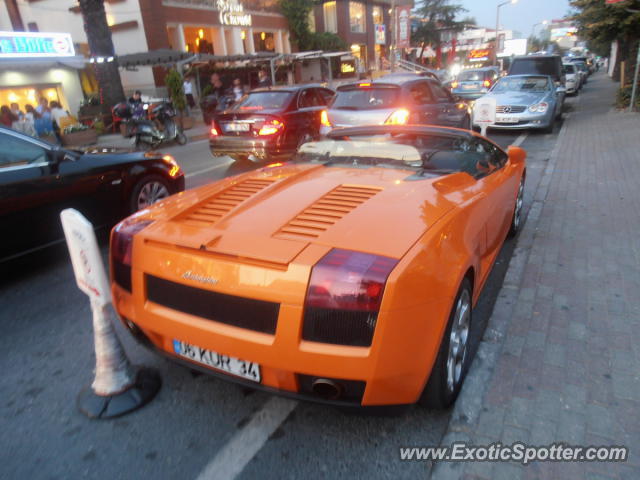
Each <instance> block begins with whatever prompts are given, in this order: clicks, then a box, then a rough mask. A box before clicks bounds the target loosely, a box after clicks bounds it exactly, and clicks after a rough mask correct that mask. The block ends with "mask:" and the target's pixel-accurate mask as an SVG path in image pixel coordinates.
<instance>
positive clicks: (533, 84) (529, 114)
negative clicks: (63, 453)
mask: <svg viewBox="0 0 640 480" xmlns="http://www.w3.org/2000/svg"><path fill="white" fill-rule="evenodd" d="M487 96H489V97H493V98H495V99H496V122H495V123H494V124H493V125H490V126H489V127H490V128H500V129H522V130H524V129H529V128H531V129H540V130H542V131H544V132H547V133H550V132H552V131H553V126H554V123H555V121H556V119H557V118H559V117H560V115H561V114H562V104H561V103H559V101H558V93H557V90H556V86H555V85H554V83H553V80H552V78H551V77H549V76H547V75H508V76H506V77H502V78H501V79H500V80H498V81H497V82H496V83H495V84H494V85H493V87H492V88H491V90H489V92H488V93H487V94H486V95H485V96H484V97H481V98H486V97H487ZM475 126H476V124H475V121H474V127H475Z"/></svg>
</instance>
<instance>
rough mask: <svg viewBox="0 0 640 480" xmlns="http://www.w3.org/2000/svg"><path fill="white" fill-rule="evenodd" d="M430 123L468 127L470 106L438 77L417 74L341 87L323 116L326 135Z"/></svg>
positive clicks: (322, 131) (324, 133)
mask: <svg viewBox="0 0 640 480" xmlns="http://www.w3.org/2000/svg"><path fill="white" fill-rule="evenodd" d="M383 124H386V125H404V124H416V125H419V124H429V125H442V126H447V127H458V128H464V129H469V128H470V125H471V115H470V112H469V107H468V105H467V104H466V103H464V102H463V101H461V100H460V99H457V98H455V97H454V96H453V95H451V93H450V92H449V91H447V90H446V89H445V88H444V87H443V86H442V85H441V84H440V82H438V81H437V80H434V79H432V78H429V77H424V76H420V75H416V74H411V73H407V74H402V75H387V76H384V77H381V78H380V79H378V80H376V81H360V82H357V83H350V84H346V85H341V86H340V87H338V90H337V92H336V96H335V98H334V99H333V101H332V102H331V104H330V105H329V108H328V109H327V110H326V112H325V113H324V114H323V116H322V129H321V133H322V134H323V135H326V134H328V133H329V132H330V131H331V130H332V129H334V128H342V127H352V126H359V125H383Z"/></svg>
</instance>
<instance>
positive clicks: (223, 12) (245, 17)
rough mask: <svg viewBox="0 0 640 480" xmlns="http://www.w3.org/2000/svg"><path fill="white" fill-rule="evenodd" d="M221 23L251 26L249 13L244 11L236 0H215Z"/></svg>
mask: <svg viewBox="0 0 640 480" xmlns="http://www.w3.org/2000/svg"><path fill="white" fill-rule="evenodd" d="M216 5H217V6H218V10H220V23H221V24H222V25H240V26H243V27H250V26H251V15H249V14H248V13H244V7H243V6H242V4H241V3H240V2H238V0H217V2H216Z"/></svg>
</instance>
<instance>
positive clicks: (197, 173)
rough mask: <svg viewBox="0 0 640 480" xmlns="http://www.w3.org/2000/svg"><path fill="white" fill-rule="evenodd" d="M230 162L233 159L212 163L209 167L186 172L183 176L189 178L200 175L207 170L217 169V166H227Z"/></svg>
mask: <svg viewBox="0 0 640 480" xmlns="http://www.w3.org/2000/svg"><path fill="white" fill-rule="evenodd" d="M232 163H233V160H231V161H230V162H227V163H219V164H218V165H212V166H211V167H207V168H203V169H202V170H196V171H195V172H190V173H187V174H186V175H185V176H184V177H185V178H191V177H194V176H196V175H200V174H201V173H207V172H210V171H212V170H217V169H218V168H222V167H228V166H229V165H231V164H232Z"/></svg>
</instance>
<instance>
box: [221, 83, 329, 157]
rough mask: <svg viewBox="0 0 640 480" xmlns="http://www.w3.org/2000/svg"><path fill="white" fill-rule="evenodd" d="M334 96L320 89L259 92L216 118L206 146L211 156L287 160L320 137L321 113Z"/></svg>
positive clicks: (270, 88)
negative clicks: (309, 142) (298, 149)
mask: <svg viewBox="0 0 640 480" xmlns="http://www.w3.org/2000/svg"><path fill="white" fill-rule="evenodd" d="M333 95H334V92H333V90H330V89H328V88H325V87H323V86H321V85H295V86H288V87H268V88H258V89H255V90H252V91H251V92H249V94H248V95H247V96H246V97H244V98H243V99H241V100H240V101H239V102H238V103H236V104H235V105H233V106H232V107H231V108H229V109H227V110H225V111H224V112H221V113H219V114H216V115H215V117H214V120H213V122H212V125H211V132H210V135H209V145H210V148H211V153H212V154H213V155H214V156H219V155H228V156H230V157H232V158H233V159H235V160H240V161H242V160H246V159H250V160H252V161H277V160H286V159H287V158H289V157H290V156H291V155H293V154H294V153H295V152H296V150H297V148H298V147H299V146H300V145H302V144H303V143H305V142H308V141H310V140H313V139H316V138H318V137H319V134H320V120H321V114H322V111H323V110H324V109H325V108H326V106H327V104H328V103H329V102H330V101H331V99H332V98H333Z"/></svg>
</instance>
